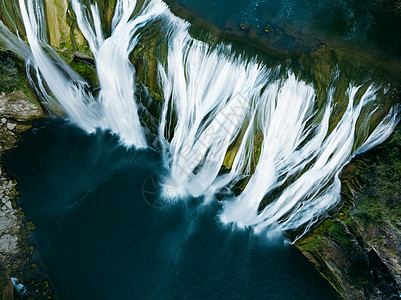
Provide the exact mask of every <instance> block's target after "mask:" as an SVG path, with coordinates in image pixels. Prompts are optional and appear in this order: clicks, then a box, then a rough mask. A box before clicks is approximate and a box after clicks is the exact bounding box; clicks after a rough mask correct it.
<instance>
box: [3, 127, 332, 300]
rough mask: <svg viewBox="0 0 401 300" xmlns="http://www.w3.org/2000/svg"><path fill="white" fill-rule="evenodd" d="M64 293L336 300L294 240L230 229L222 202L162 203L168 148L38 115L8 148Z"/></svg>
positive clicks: (49, 267) (43, 261)
mask: <svg viewBox="0 0 401 300" xmlns="http://www.w3.org/2000/svg"><path fill="white" fill-rule="evenodd" d="M5 162H6V164H7V167H8V169H9V170H10V172H11V173H12V175H14V176H15V177H16V179H17V180H18V182H19V187H20V196H19V199H18V201H19V204H20V205H21V206H22V207H23V209H24V211H25V213H26V219H27V221H33V222H34V223H35V225H36V228H35V230H34V231H33V233H32V234H31V235H30V237H29V240H30V242H31V243H32V244H33V245H34V247H35V251H34V254H33V261H32V262H35V263H36V264H38V268H39V270H40V271H41V272H42V273H43V274H46V276H47V277H48V279H50V282H51V284H52V286H53V288H54V290H55V291H56V293H57V295H59V297H60V298H61V299H177V298H178V299H182V298H186V299H337V297H338V296H337V294H336V292H335V291H334V289H333V288H332V287H331V286H330V285H329V284H328V283H327V282H326V281H325V280H324V279H323V278H322V277H321V276H320V275H319V274H318V273H317V271H316V270H315V269H314V267H313V265H312V264H311V263H310V262H308V261H307V259H306V258H305V257H304V256H302V255H301V253H300V252H299V251H298V250H297V249H296V248H295V247H293V246H292V245H288V244H286V243H283V241H282V240H279V239H278V240H275V241H272V240H267V239H266V238H259V237H257V236H254V235H252V234H251V233H250V232H249V231H239V230H233V229H232V228H223V227H222V226H221V225H220V224H219V222H218V220H217V213H218V211H219V208H220V206H219V203H218V202H217V201H216V202H215V203H213V204H211V205H207V206H204V205H200V203H199V201H198V200H196V199H186V200H185V201H180V202H179V203H176V204H172V205H166V204H165V203H163V202H160V201H158V200H159V199H158V196H157V195H158V193H157V184H156V186H155V185H153V181H152V180H154V181H155V182H156V183H157V181H158V180H160V178H161V176H163V168H162V164H161V159H160V155H159V154H158V153H157V152H153V151H151V150H148V151H135V150H126V149H125V148H124V147H121V146H119V144H118V139H117V138H116V137H114V136H112V135H110V134H108V133H100V132H99V133H97V134H94V135H90V136H88V135H86V134H85V133H84V132H82V131H81V130H80V129H78V128H76V127H75V126H73V125H71V124H70V123H68V122H66V121H63V120H57V119H56V120H52V121H48V120H47V121H40V122H38V123H37V124H36V125H35V126H34V128H33V129H32V130H30V131H28V132H27V133H26V134H24V136H23V139H22V141H21V143H20V145H19V147H18V148H16V149H15V150H13V151H11V152H8V153H7V154H6V155H5Z"/></svg>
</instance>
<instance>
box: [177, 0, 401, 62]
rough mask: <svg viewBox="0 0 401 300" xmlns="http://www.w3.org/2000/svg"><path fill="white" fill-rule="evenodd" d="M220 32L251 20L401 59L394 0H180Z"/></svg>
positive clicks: (400, 14) (399, 12)
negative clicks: (215, 26)
mask: <svg viewBox="0 0 401 300" xmlns="http://www.w3.org/2000/svg"><path fill="white" fill-rule="evenodd" d="M177 2H178V3H179V4H180V5H182V6H183V7H185V8H187V9H189V10H191V11H193V12H194V13H196V14H197V15H199V16H200V17H201V18H203V19H204V20H206V21H208V22H211V23H213V24H215V25H217V26H219V27H220V28H225V27H227V26H231V27H232V26H233V25H236V26H238V24H239V23H240V22H246V23H249V24H250V25H252V26H253V28H254V29H255V30H257V29H258V28H263V27H264V26H266V25H271V26H273V27H272V28H273V30H274V29H275V30H276V33H277V32H278V31H279V34H280V35H283V36H286V35H288V34H289V35H294V36H295V37H298V38H303V35H311V34H313V35H314V36H315V38H318V39H320V40H322V41H323V42H335V43H336V44H338V43H339V44H344V45H347V46H350V47H354V48H358V50H361V51H365V50H369V51H372V50H373V51H380V52H382V53H384V54H386V55H391V56H393V55H394V56H397V57H399V56H401V39H400V36H401V4H400V2H399V1H392V0H383V1H376V0H367V1H360V0H336V1H331V0H203V1H199V0H178V1H177Z"/></svg>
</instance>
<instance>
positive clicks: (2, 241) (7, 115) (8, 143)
mask: <svg viewBox="0 0 401 300" xmlns="http://www.w3.org/2000/svg"><path fill="white" fill-rule="evenodd" d="M0 57H1V58H3V59H2V60H0V68H1V69H3V70H5V71H6V72H7V73H3V74H2V76H0V77H3V78H1V79H3V80H2V81H1V83H2V85H1V84H0V88H1V90H0V161H1V156H2V153H3V151H6V150H9V149H11V148H13V147H15V146H16V143H17V142H18V139H19V138H20V136H21V133H22V132H23V131H25V130H27V129H28V128H30V127H31V124H32V122H33V121H34V120H35V119H37V118H40V117H43V116H44V113H43V111H42V109H41V107H40V106H39V105H38V103H37V102H36V100H35V99H34V98H30V97H29V96H27V95H26V94H25V93H24V92H23V91H22V90H27V89H29V88H28V86H27V84H28V83H27V80H26V79H25V80H22V79H21V80H20V78H23V77H22V76H24V75H21V74H20V72H21V71H22V69H23V68H22V69H19V68H18V66H20V63H21V61H19V59H18V58H17V57H16V56H15V55H13V54H12V53H11V52H8V51H6V52H0ZM18 75H21V76H18ZM8 78H11V79H12V80H11V79H10V80H9V84H7V85H5V83H7V79H8ZM1 79H0V80H1ZM18 88H19V90H18ZM11 89H13V90H14V89H15V90H14V91H12V92H10V90H11ZM21 89H22V90H21ZM30 96H31V95H30ZM16 185H17V182H16V181H15V180H13V179H12V178H10V177H9V175H8V174H7V172H6V170H5V168H4V166H3V164H1V163H0V201H1V203H0V299H14V288H13V284H12V282H11V278H10V276H11V274H12V273H14V272H15V271H16V269H17V268H18V266H19V265H20V263H21V262H22V257H23V256H24V254H23V252H24V251H25V250H26V249H25V248H26V246H27V245H25V244H26V243H25V242H24V241H25V238H26V237H24V236H23V235H24V234H23V233H24V232H25V230H24V228H23V226H24V225H23V224H22V218H23V216H24V214H23V212H22V210H21V208H19V207H17V205H16V202H15V197H16V195H17V194H18V193H17V190H16Z"/></svg>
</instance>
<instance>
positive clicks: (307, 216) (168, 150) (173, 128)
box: [0, 0, 399, 232]
mask: <svg viewBox="0 0 401 300" xmlns="http://www.w3.org/2000/svg"><path fill="white" fill-rule="evenodd" d="M71 4H72V7H73V10H74V13H75V15H76V17H77V23H78V26H79V29H80V31H81V32H82V34H83V35H84V37H85V38H86V40H87V42H88V45H89V47H90V49H91V51H92V53H93V56H94V59H95V62H96V70H97V74H98V79H99V86H100V93H99V96H98V97H94V96H93V95H92V93H91V92H90V91H89V89H88V85H87V83H86V82H85V81H84V80H83V79H82V78H81V77H79V76H78V75H77V74H76V73H75V72H74V71H73V70H72V69H71V68H70V67H69V66H68V65H67V64H66V63H64V62H63V61H62V59H61V58H60V57H59V56H58V54H57V53H56V52H55V51H54V50H53V49H51V47H50V46H49V45H48V43H47V42H46V33H45V31H44V29H43V28H45V20H44V12H43V7H42V6H41V3H40V1H39V0H27V1H26V3H25V1H24V0H19V7H20V11H21V15H22V19H23V21H24V25H25V31H26V37H27V41H28V43H29V49H28V48H27V47H26V45H25V44H24V43H23V42H22V41H20V40H17V38H15V37H12V36H11V34H9V33H7V30H6V29H5V28H4V26H2V27H0V38H2V39H3V40H4V41H6V42H7V44H8V45H9V46H12V47H13V49H15V50H17V51H19V52H20V53H21V55H22V56H23V57H24V58H25V59H26V61H27V66H28V70H34V71H35V73H36V78H35V80H34V79H33V78H32V80H31V81H32V84H34V86H35V87H36V88H37V90H38V93H39V94H40V95H41V96H42V98H43V101H44V102H46V103H48V104H49V106H50V107H53V109H61V110H62V111H63V112H64V113H65V115H66V116H67V117H68V118H69V119H70V120H71V121H73V122H75V123H76V124H77V125H78V126H80V127H81V128H82V129H84V130H86V131H87V132H93V131H95V130H96V129H97V128H100V129H109V130H111V131H112V132H114V133H116V134H118V135H119V136H120V139H121V141H122V143H123V144H125V145H126V146H135V147H137V148H146V147H147V144H146V140H145V135H144V130H143V128H142V127H141V123H140V119H139V116H138V112H137V110H138V101H139V100H138V99H136V98H135V96H134V94H135V80H136V75H135V69H134V67H133V66H132V64H131V63H130V60H129V54H130V53H131V52H132V51H133V50H134V48H135V47H136V45H137V43H138V42H139V40H140V39H141V32H142V30H143V29H144V28H147V27H149V26H159V27H161V28H159V32H160V34H165V35H166V38H165V40H166V43H167V45H168V49H167V57H166V60H165V61H160V62H159V79H160V80H159V83H160V88H161V89H162V90H163V95H164V99H165V101H164V104H163V110H162V114H161V116H160V125H159V132H158V135H159V141H160V144H161V146H162V152H163V155H164V161H165V166H166V168H167V169H168V171H169V172H168V173H169V175H168V176H167V178H165V180H164V183H163V196H164V198H165V199H166V201H172V200H174V201H185V200H184V199H185V198H186V197H201V198H203V199H204V200H205V201H206V202H207V201H212V200H214V199H215V196H216V194H219V195H223V199H222V201H221V204H222V210H221V213H220V216H219V217H220V220H221V221H222V223H226V224H227V223H229V224H231V223H233V224H235V225H236V226H237V227H239V228H243V227H251V228H253V229H254V231H255V232H264V231H266V230H268V231H270V232H272V231H288V230H299V229H300V228H304V232H306V231H307V230H309V228H310V227H311V226H312V225H313V224H314V223H315V222H316V221H317V220H319V219H320V218H322V217H324V215H325V214H326V212H327V210H329V209H330V208H332V207H334V206H335V205H336V204H338V202H339V200H340V188H341V182H340V180H339V173H340V171H341V170H342V168H343V167H344V166H345V165H346V164H347V163H348V162H349V161H350V160H351V159H352V158H353V157H354V156H355V155H356V154H359V153H362V152H365V151H367V150H369V149H371V148H372V147H374V146H376V145H378V144H379V143H381V142H383V141H384V140H385V139H387V138H388V136H389V135H390V134H391V132H392V131H393V129H394V128H395V126H396V125H397V123H398V120H399V118H398V111H399V108H398V107H393V108H391V109H390V110H389V112H388V114H387V115H386V116H385V117H384V118H382V120H381V121H380V122H379V124H378V125H377V126H376V127H375V128H367V127H368V124H370V120H372V119H373V118H374V116H376V115H377V114H379V113H381V112H380V109H379V104H377V103H376V97H377V93H378V90H379V88H377V87H374V86H373V85H371V86H369V87H363V86H356V85H353V84H350V85H349V87H348V89H347V91H346V92H345V93H344V92H343V93H341V92H338V93H337V90H336V83H337V81H338V77H339V74H337V73H336V74H332V75H333V76H332V77H333V79H332V80H331V81H330V84H328V86H327V87H326V90H325V99H324V100H325V101H324V103H323V104H322V103H321V102H319V101H318V98H319V97H318V91H317V90H316V88H315V87H314V86H313V85H312V84H311V83H306V82H304V81H302V80H301V79H299V78H298V77H297V76H296V75H295V74H294V73H293V72H292V71H291V70H289V71H288V72H287V73H286V74H285V76H283V75H282V73H283V72H281V70H280V68H279V67H275V68H269V67H268V66H265V65H263V64H261V63H259V62H257V60H256V59H247V58H245V57H244V56H242V55H238V54H235V53H233V51H232V50H231V48H230V47H229V46H226V45H217V46H216V47H211V46H209V45H208V44H206V43H204V42H201V41H199V40H196V39H194V38H193V37H191V36H190V34H189V33H188V28H189V24H188V23H187V22H185V21H183V20H181V19H179V18H177V17H176V16H174V15H173V14H172V13H171V12H170V10H169V9H168V7H167V5H166V4H165V3H164V2H162V1H161V0H150V1H145V3H144V4H143V3H142V4H139V3H137V2H136V1H135V0H117V2H116V8H115V12H114V17H113V19H112V23H111V35H110V36H109V37H105V36H104V33H103V31H102V24H101V19H100V13H99V8H98V6H97V4H96V3H95V4H92V5H90V6H89V7H87V6H84V5H83V4H81V2H80V1H78V0H71ZM134 12H135V14H134ZM133 14H134V16H133V17H132V15H133ZM155 21H161V22H159V23H157V22H155ZM154 24H156V25H154ZM284 73H285V72H284ZM28 75H29V72H28ZM335 95H336V96H335ZM339 95H340V96H339ZM381 115H382V113H381ZM361 118H363V122H362V121H361ZM358 122H360V123H361V124H362V125H361V124H359V125H358ZM361 126H362V127H363V126H365V127H366V128H362V129H361ZM228 158H229V159H228ZM227 160H229V163H228V162H227ZM223 165H225V166H226V167H228V169H227V170H226V171H224V172H223V171H222V166H223ZM239 183H242V191H241V192H240V193H233V192H232V190H233V187H235V186H236V185H238V184H239Z"/></svg>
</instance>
